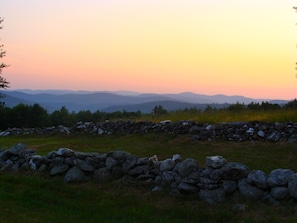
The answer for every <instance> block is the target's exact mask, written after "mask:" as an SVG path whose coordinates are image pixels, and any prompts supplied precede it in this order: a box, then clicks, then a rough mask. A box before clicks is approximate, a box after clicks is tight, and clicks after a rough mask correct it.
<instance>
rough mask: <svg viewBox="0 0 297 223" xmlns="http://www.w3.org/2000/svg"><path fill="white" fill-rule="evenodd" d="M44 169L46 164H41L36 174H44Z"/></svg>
mask: <svg viewBox="0 0 297 223" xmlns="http://www.w3.org/2000/svg"><path fill="white" fill-rule="evenodd" d="M46 168H47V165H46V164H42V165H41V166H40V167H39V169H38V172H40V173H41V172H44V171H45V170H46Z"/></svg>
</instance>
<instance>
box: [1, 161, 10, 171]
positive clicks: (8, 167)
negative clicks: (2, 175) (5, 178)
mask: <svg viewBox="0 0 297 223" xmlns="http://www.w3.org/2000/svg"><path fill="white" fill-rule="evenodd" d="M12 166H13V162H12V161H11V160H6V162H5V165H4V166H3V167H2V168H1V169H0V170H2V171H7V170H11V168H12Z"/></svg>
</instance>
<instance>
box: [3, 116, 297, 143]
mask: <svg viewBox="0 0 297 223" xmlns="http://www.w3.org/2000/svg"><path fill="white" fill-rule="evenodd" d="M145 133H158V134H160V133H161V134H172V135H189V136H191V137H192V138H193V140H199V141H207V140H208V141H214V140H228V141H252V140H265V141H270V142H279V141H288V142H294V143H296V142H297V123H291V122H288V123H278V122H276V123H269V122H229V123H219V124H207V123H200V122H195V121H178V122H171V121H170V120H165V121H162V122H157V123H156V122H149V121H139V122H133V121H117V122H109V121H105V122H100V123H97V124H95V123H92V122H79V123H77V125H76V126H74V127H72V128H69V127H65V126H62V125H60V126H57V127H46V128H40V129H35V128H30V129H20V128H11V129H7V130H5V131H3V132H0V136H7V135H26V134H40V135H52V134H67V135H69V134H97V135H110V134H145Z"/></svg>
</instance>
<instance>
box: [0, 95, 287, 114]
mask: <svg viewBox="0 0 297 223" xmlns="http://www.w3.org/2000/svg"><path fill="white" fill-rule="evenodd" d="M0 93H1V94H4V95H6V97H4V98H2V99H0V100H1V101H4V102H5V104H6V106H8V107H14V106H16V105H17V104H19V103H23V104H27V105H33V104H35V103H37V104H39V105H40V106H42V107H44V108H45V109H47V110H48V112H49V113H51V112H53V111H55V110H59V109H60V108H61V107H62V106H65V107H66V108H67V109H68V110H69V111H70V112H72V111H74V112H78V111H82V110H90V111H92V112H94V111H96V110H100V111H106V112H114V111H122V110H126V111H141V112H142V113H149V112H151V111H152V109H153V108H154V107H155V106H156V105H162V107H163V108H164V109H166V110H168V111H172V110H177V109H185V108H193V107H196V108H197V109H204V108H205V107H206V106H207V105H211V106H212V107H217V108H220V107H226V106H228V104H234V103H237V102H239V103H244V104H249V103H251V102H262V101H268V102H269V100H266V99H253V98H246V97H243V96H226V95H222V94H218V95H213V96H208V95H202V94H195V93H192V92H183V93H179V94H152V93H151V94H142V93H138V92H130V91H116V92H106V91H97V92H95V91H69V90H29V89H23V90H2V91H0ZM287 102H288V101H285V100H273V101H271V103H278V104H285V103H287Z"/></svg>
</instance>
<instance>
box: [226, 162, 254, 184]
mask: <svg viewBox="0 0 297 223" xmlns="http://www.w3.org/2000/svg"><path fill="white" fill-rule="evenodd" d="M221 173H222V178H223V179H224V180H238V179H241V178H245V177H247V176H248V174H249V168H248V167H247V166H245V165H243V164H241V163H237V162H230V163H227V164H226V165H224V166H223V167H222V168H221Z"/></svg>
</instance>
